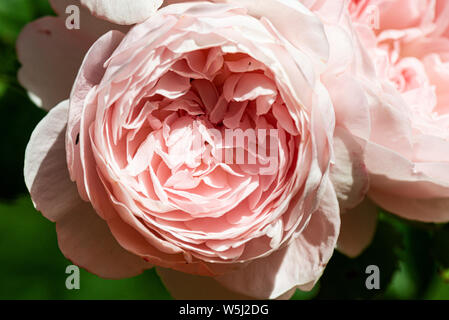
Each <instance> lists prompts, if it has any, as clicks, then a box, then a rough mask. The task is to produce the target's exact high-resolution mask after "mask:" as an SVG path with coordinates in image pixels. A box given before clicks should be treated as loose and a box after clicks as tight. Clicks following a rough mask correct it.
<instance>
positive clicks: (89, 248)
mask: <svg viewBox="0 0 449 320" xmlns="http://www.w3.org/2000/svg"><path fill="white" fill-rule="evenodd" d="M67 112H68V101H64V102H62V103H60V104H59V105H58V106H56V107H55V108H53V109H52V110H51V111H50V112H49V114H48V115H47V116H46V117H45V118H44V119H43V120H42V121H41V122H40V123H39V125H38V126H37V127H36V129H35V130H34V132H33V134H32V136H31V139H30V142H29V144H28V146H27V150H26V154H25V169H24V174H25V182H26V185H27V187H28V189H29V190H30V194H31V197H32V199H33V202H34V204H35V206H36V209H37V210H39V211H41V212H42V214H43V215H44V216H45V217H47V218H48V219H50V220H51V221H54V222H56V230H57V233H58V242H59V247H60V249H61V251H62V252H63V253H64V255H65V256H66V257H67V258H68V259H70V260H71V261H73V262H74V263H75V264H76V265H78V266H80V267H83V268H85V269H87V270H89V271H90V272H92V273H95V274H97V275H100V276H102V277H106V278H123V277H130V276H134V275H137V274H139V273H141V272H142V271H143V270H144V269H147V268H150V267H151V265H150V264H148V263H146V262H145V261H144V260H143V259H141V258H139V257H137V256H135V255H133V254H131V253H129V252H127V251H126V250H124V249H123V248H122V247H121V246H120V245H119V244H118V243H117V241H116V240H115V239H114V237H113V236H112V235H111V232H110V231H109V229H108V227H107V225H106V222H104V221H103V220H102V219H100V218H99V217H98V215H97V214H96V212H95V211H94V210H93V208H92V206H91V205H90V204H89V203H87V202H84V201H82V200H81V198H80V197H79V195H78V192H77V188H76V185H75V184H74V183H73V182H72V181H70V178H69V173H68V170H67V164H66V161H65V130H66V124H67Z"/></svg>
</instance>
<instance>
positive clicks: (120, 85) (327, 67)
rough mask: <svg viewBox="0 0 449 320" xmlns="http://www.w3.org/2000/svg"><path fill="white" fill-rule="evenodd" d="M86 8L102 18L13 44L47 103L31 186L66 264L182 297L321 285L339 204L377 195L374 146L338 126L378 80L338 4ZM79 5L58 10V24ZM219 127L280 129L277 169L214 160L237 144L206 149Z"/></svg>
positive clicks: (242, 1) (33, 90)
mask: <svg viewBox="0 0 449 320" xmlns="http://www.w3.org/2000/svg"><path fill="white" fill-rule="evenodd" d="M81 2H82V3H83V4H84V5H85V6H86V7H87V8H89V10H90V11H91V12H92V13H93V14H94V15H95V16H97V17H100V18H102V19H106V20H109V22H106V21H103V20H98V19H97V18H95V17H94V16H92V15H90V14H89V13H88V11H86V9H84V7H83V9H82V10H83V11H82V15H81V16H82V21H81V29H80V30H67V29H66V28H64V19H63V17H51V18H50V17H47V18H43V19H40V20H38V21H36V22H33V23H31V24H30V25H28V26H27V27H26V28H25V29H24V31H23V32H22V34H21V36H20V38H19V41H18V45H17V46H18V53H19V59H20V60H21V62H22V64H23V67H22V69H21V71H20V75H19V77H20V80H21V82H22V84H23V85H24V86H25V87H26V88H27V89H28V90H29V91H30V95H31V96H32V97H33V98H34V100H35V101H36V102H40V104H41V105H42V107H43V108H45V109H47V110H50V112H49V113H48V115H47V116H46V117H45V118H44V119H43V120H42V122H41V123H40V124H39V125H38V127H37V128H36V129H35V131H34V133H33V135H32V137H31V139H30V143H29V146H28V148H27V152H26V159H25V180H26V183H27V186H28V188H29V190H30V193H31V196H32V199H33V201H34V203H35V205H36V208H37V209H38V210H40V211H41V212H42V213H43V214H44V215H45V216H46V217H47V218H48V219H50V220H52V221H55V222H56V228H57V233H58V241H59V245H60V248H61V250H62V252H63V253H64V255H65V256H66V257H68V258H69V259H71V260H72V261H73V262H74V263H75V264H77V265H79V266H81V267H84V268H86V269H88V270H89V271H91V272H93V273H96V274H98V275H100V276H103V277H108V278H121V277H127V276H133V275H135V274H138V273H140V272H141V271H143V270H144V269H147V268H151V267H152V266H153V265H156V266H159V267H164V268H159V269H158V272H159V274H160V275H161V277H162V278H163V280H164V282H165V283H166V285H167V286H168V287H169V289H171V290H172V292H173V294H174V295H175V296H177V297H188V298H193V297H204V295H203V296H201V292H202V291H203V293H204V292H207V297H209V298H214V297H229V296H230V295H232V293H231V292H238V293H240V294H244V295H246V296H250V297H257V298H276V297H288V296H289V295H291V294H292V292H293V290H294V289H295V288H297V287H299V288H301V289H303V290H308V289H311V288H312V287H313V285H314V284H315V283H316V281H317V280H318V279H319V277H320V276H321V274H322V272H323V270H324V268H325V266H326V264H327V262H328V260H329V259H330V257H331V255H332V252H333V250H334V248H335V245H336V241H337V238H338V234H339V229H340V215H339V211H340V209H339V206H340V207H341V208H342V210H343V211H346V210H348V209H351V208H353V207H355V206H356V205H357V204H358V203H359V202H360V201H361V200H362V199H363V196H364V194H365V191H366V187H367V175H366V170H365V168H364V166H363V159H362V154H363V149H364V142H363V141H364V140H363V139H360V140H359V139H356V138H354V136H353V135H352V134H351V133H352V130H353V129H354V126H352V124H351V122H345V123H347V126H346V125H345V124H338V123H337V125H338V126H337V129H335V120H334V119H335V118H334V107H335V108H337V109H338V108H342V109H344V110H346V107H348V108H349V110H353V109H355V108H356V103H354V102H359V100H357V98H359V94H360V95H361V94H366V91H367V89H366V83H365V82H363V81H364V80H365V79H366V80H367V83H369V84H372V83H374V84H375V83H376V82H375V78H374V76H373V72H372V70H371V64H370V60H369V59H367V58H366V55H365V54H364V51H363V49H362V48H361V47H360V46H359V44H358V39H357V37H356V35H355V33H354V32H353V30H352V27H351V25H350V21H349V18H348V15H347V14H346V13H345V12H344V11H342V10H341V9H342V6H341V4H342V2H340V1H338V3H339V5H336V7H335V8H333V9H326V8H325V7H323V8H321V9H320V10H319V9H317V8H313V10H314V11H315V12H312V11H310V10H309V9H307V8H306V7H305V6H303V5H302V4H301V3H300V2H299V1H296V0H263V1H254V0H239V1H237V0H235V1H234V0H228V1H218V0H217V1H215V2H216V3H209V2H201V3H197V2H195V3H193V2H191V1H168V3H166V5H167V4H170V3H174V2H187V3H180V4H173V5H168V6H166V7H164V8H162V9H160V10H159V11H158V12H156V13H155V12H154V11H155V9H156V8H157V6H158V5H154V3H153V4H151V2H149V1H124V0H122V1H100V0H97V1H93V0H91V1H88V0H85V1H81ZM73 3H75V4H78V3H77V1H52V4H53V5H54V8H55V10H56V11H57V12H58V13H60V15H62V14H63V13H64V8H65V6H66V5H68V4H73ZM125 9H126V10H125ZM337 9H338V10H337ZM148 17H150V18H149V19H147V20H145V19H146V18H148ZM342 21H343V22H342ZM111 22H112V23H121V24H129V25H130V24H134V23H137V24H136V25H135V26H134V27H133V28H132V29H129V27H126V26H117V25H115V24H112V23H111ZM109 30H114V31H109ZM108 31H109V32H108ZM105 32H106V33H105ZM102 34H103V35H102ZM346 36H347V37H346ZM349 80H351V81H349ZM339 86H342V87H339ZM380 88H381V87H380V86H378V87H376V89H372V95H373V96H377V95H376V92H377V91H376V90H380ZM341 90H349V91H350V92H351V94H354V97H353V98H352V99H346V100H345V99H344V98H343V97H341V100H339V99H340V98H339V95H338V94H339V92H341ZM66 99H68V100H66ZM331 99H332V100H331ZM334 101H335V103H334ZM350 102H352V103H350ZM346 103H349V105H347V104H346ZM340 114H346V115H347V117H351V112H349V111H348V112H341V113H340ZM341 117H342V116H340V118H341ZM357 125H360V123H357ZM223 128H231V129H243V130H245V129H248V128H253V129H277V130H278V132H279V142H278V144H277V151H278V155H279V161H278V162H277V166H276V167H275V168H274V169H270V170H268V171H266V172H265V174H263V175H260V174H259V173H260V167H264V166H266V161H265V162H264V161H263V160H264V159H259V160H261V161H259V162H258V164H257V165H242V164H227V163H221V162H219V161H217V159H216V158H214V157H204V154H205V153H206V154H213V152H214V151H216V150H218V149H229V148H232V147H233V146H232V145H224V146H223V145H219V144H217V143H216V142H217V141H216V140H214V139H208V137H209V133H210V132H211V129H215V130H222V129H223ZM363 130H364V128H361V129H360V131H363ZM334 135H335V139H334V137H333V136H334ZM198 136H201V137H202V138H204V139H203V140H201V141H205V143H204V145H203V146H202V148H200V150H201V154H202V155H203V157H200V158H198V154H192V150H193V151H198V149H195V148H194V149H192V148H191V146H192V144H193V141H194V140H195V138H196V137H198ZM206 142H207V143H206ZM333 146H334V147H335V153H334V151H333ZM248 149H249V147H248ZM331 167H332V168H331ZM330 178H332V182H333V183H331V182H330V180H331V179H330ZM337 200H339V201H337ZM165 268H168V269H165ZM174 270H178V271H181V273H179V272H176V271H174ZM186 273H188V274H193V275H191V276H188V275H187V274H186ZM189 284H192V285H191V286H189ZM193 284H198V285H197V286H195V285H193ZM223 286H224V287H226V288H227V289H226V290H228V289H229V290H230V291H226V290H225V289H223ZM234 297H235V296H234Z"/></svg>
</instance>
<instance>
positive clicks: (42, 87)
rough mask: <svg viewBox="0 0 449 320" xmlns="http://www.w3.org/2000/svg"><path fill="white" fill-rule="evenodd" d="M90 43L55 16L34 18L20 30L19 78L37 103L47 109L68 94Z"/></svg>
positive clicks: (18, 51) (83, 35)
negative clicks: (34, 19) (20, 65)
mask: <svg viewBox="0 0 449 320" xmlns="http://www.w3.org/2000/svg"><path fill="white" fill-rule="evenodd" d="M91 43H92V40H91V39H90V38H89V37H87V36H86V35H85V34H83V33H82V32H78V31H70V30H68V29H67V28H66V27H65V22H64V21H63V20H62V19H59V18H56V17H44V18H42V19H39V20H36V21H34V22H32V23H30V24H28V25H27V26H26V27H25V28H24V29H23V30H22V32H21V34H20V35H19V38H18V40H17V54H18V57H19V61H20V62H21V63H22V68H21V69H20V70H19V74H18V78H19V81H20V83H21V84H22V85H23V86H24V87H25V88H26V89H28V91H29V92H30V93H31V94H32V96H33V97H36V98H35V99H33V100H34V101H35V102H36V103H37V104H38V105H39V106H41V107H42V108H44V109H46V110H49V109H50V108H52V107H53V106H55V105H56V104H58V103H59V102H61V101H63V100H65V99H67V98H68V97H69V94H70V89H71V88H72V85H73V81H74V80H75V77H76V74H77V72H78V68H79V66H80V65H81V61H82V59H83V56H84V54H85V53H86V52H87V49H88V48H89V46H90V45H91Z"/></svg>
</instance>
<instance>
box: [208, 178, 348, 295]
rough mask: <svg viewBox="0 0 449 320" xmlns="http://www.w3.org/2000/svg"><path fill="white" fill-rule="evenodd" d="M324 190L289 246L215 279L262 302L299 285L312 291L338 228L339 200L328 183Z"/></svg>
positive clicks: (334, 241) (331, 251) (330, 250)
mask: <svg viewBox="0 0 449 320" xmlns="http://www.w3.org/2000/svg"><path fill="white" fill-rule="evenodd" d="M326 191H327V192H326V194H325V196H324V197H323V200H322V202H321V204H320V207H319V209H318V210H317V211H316V212H315V213H314V214H313V215H312V218H311V219H310V222H309V224H308V226H307V228H306V229H305V230H304V231H303V232H302V233H301V234H300V235H299V236H298V238H296V240H294V241H293V242H292V243H290V245H288V246H287V247H284V248H283V249H280V250H278V251H276V252H274V253H273V254H271V255H270V256H268V257H267V258H262V259H259V260H255V261H254V262H252V263H250V264H249V265H248V266H247V267H245V268H244V269H242V270H238V271H235V272H233V273H230V274H226V275H224V276H221V277H218V278H217V280H218V281H219V282H220V283H222V284H223V285H224V286H226V287H228V288H230V289H232V290H235V291H237V292H240V293H243V294H247V295H250V296H254V297H257V298H261V299H266V298H270V299H273V298H277V297H279V296H281V295H282V294H284V293H286V292H288V291H290V290H291V289H293V288H296V287H298V286H302V289H311V288H312V287H313V284H314V283H316V281H317V280H318V279H319V277H320V276H321V274H322V272H323V270H324V268H325V266H326V264H327V262H328V261H329V259H330V258H331V256H332V253H333V250H334V248H335V245H336V242H337V238H338V233H339V229H340V214H339V209H338V201H337V197H336V195H335V191H334V189H333V187H332V185H331V184H330V183H329V184H328V188H327V190H326Z"/></svg>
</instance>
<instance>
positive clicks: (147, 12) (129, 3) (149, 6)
mask: <svg viewBox="0 0 449 320" xmlns="http://www.w3.org/2000/svg"><path fill="white" fill-rule="evenodd" d="M162 2H163V1H162V0H81V3H82V4H83V5H84V6H86V7H87V8H88V9H89V10H90V12H92V14H94V15H95V16H97V17H99V18H102V19H105V20H107V21H110V22H113V23H117V24H123V25H131V24H135V23H140V22H142V21H144V20H146V19H147V18H149V17H151V16H152V15H153V14H154V12H156V10H157V9H158V8H159V7H160V6H161V5H162Z"/></svg>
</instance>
